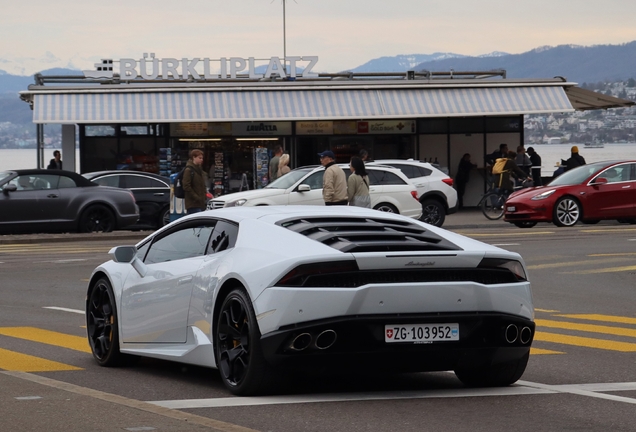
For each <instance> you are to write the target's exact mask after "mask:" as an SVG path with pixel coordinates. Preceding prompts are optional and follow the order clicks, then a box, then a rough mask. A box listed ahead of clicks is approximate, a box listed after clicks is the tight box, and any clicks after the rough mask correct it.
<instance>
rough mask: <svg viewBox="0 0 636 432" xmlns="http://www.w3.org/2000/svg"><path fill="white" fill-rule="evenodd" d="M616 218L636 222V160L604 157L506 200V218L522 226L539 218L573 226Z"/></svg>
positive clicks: (531, 224)
mask: <svg viewBox="0 0 636 432" xmlns="http://www.w3.org/2000/svg"><path fill="white" fill-rule="evenodd" d="M606 219H616V220H619V221H621V222H629V223H632V224H634V223H636V161H605V162H596V163H591V164H588V165H583V166H580V167H577V168H574V169H571V170H569V171H566V172H565V173H563V174H561V175H560V176H558V177H557V178H555V179H554V180H552V181H551V182H550V183H549V184H548V185H546V186H539V187H534V188H529V189H521V190H519V191H517V192H514V193H512V194H511V195H510V197H509V198H508V200H507V201H506V208H505V213H504V220H505V221H506V222H510V223H512V224H515V225H516V226H518V227H520V228H531V227H533V226H535V225H536V224H537V222H552V223H554V224H555V225H556V226H573V225H574V224H576V223H577V222H582V223H587V224H594V223H597V222H599V221H601V220H606Z"/></svg>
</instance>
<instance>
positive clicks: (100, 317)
mask: <svg viewBox="0 0 636 432" xmlns="http://www.w3.org/2000/svg"><path fill="white" fill-rule="evenodd" d="M86 329H87V333H88V342H89V345H90V347H91V351H92V352H93V357H94V358H95V360H97V363H99V365H100V366H119V365H122V364H124V363H128V362H130V361H132V360H135V359H137V357H136V356H128V355H125V354H122V353H121V352H120V351H119V332H118V330H117V311H116V307H115V296H114V294H113V289H112V288H111V285H110V282H109V281H108V279H106V278H101V279H99V280H98V281H97V282H95V284H94V285H93V287H92V288H91V290H90V293H89V295H88V299H87V301H86Z"/></svg>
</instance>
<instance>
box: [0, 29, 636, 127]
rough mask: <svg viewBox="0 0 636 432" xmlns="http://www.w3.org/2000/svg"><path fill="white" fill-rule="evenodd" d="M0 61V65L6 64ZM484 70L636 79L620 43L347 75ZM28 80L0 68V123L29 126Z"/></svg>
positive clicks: (443, 59) (375, 66) (398, 62)
mask: <svg viewBox="0 0 636 432" xmlns="http://www.w3.org/2000/svg"><path fill="white" fill-rule="evenodd" d="M7 63H8V61H7V60H2V59H0V64H7ZM451 69H453V70H455V71H488V70H495V69H505V70H506V72H507V77H508V78H513V79H514V78H552V77H555V76H562V77H565V78H567V79H568V80H569V81H574V82H578V83H579V84H583V83H597V82H599V81H620V80H627V79H629V78H633V77H636V41H633V42H629V43H624V44H621V45H594V46H577V45H559V46H556V47H549V46H545V47H539V48H535V49H533V50H531V51H528V52H525V53H521V54H508V53H504V52H498V51H495V52H492V53H490V54H484V55H481V56H466V55H462V54H455V53H442V52H436V53H433V54H408V55H405V54H403V55H396V56H393V57H380V58H376V59H373V60H370V61H368V62H366V63H364V64H363V65H360V66H358V67H356V68H354V69H351V70H350V71H351V72H406V71H408V70H415V71H422V70H428V71H439V72H447V71H449V70H451ZM42 74H44V75H77V74H81V71H79V70H77V69H64V68H55V69H47V70H45V71H42ZM33 83H34V80H33V76H22V75H13V74H9V73H7V72H5V71H2V70H0V123H2V122H11V123H16V124H22V123H30V122H31V112H30V110H29V108H28V106H27V104H25V103H24V102H22V101H20V100H19V99H18V97H17V95H16V94H17V92H19V91H21V90H26V89H27V87H28V86H29V85H30V84H33Z"/></svg>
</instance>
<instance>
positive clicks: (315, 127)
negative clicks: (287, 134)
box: [296, 121, 333, 135]
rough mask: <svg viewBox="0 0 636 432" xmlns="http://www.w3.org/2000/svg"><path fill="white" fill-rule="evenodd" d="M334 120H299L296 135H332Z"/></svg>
mask: <svg viewBox="0 0 636 432" xmlns="http://www.w3.org/2000/svg"><path fill="white" fill-rule="evenodd" d="M332 134H333V122H332V121H299V122H296V135H332Z"/></svg>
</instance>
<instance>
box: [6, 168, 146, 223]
mask: <svg viewBox="0 0 636 432" xmlns="http://www.w3.org/2000/svg"><path fill="white" fill-rule="evenodd" d="M0 188H1V189H2V194H1V195H0V233H3V234H7V233H24V232H67V231H79V232H96V231H103V232H109V231H112V230H115V229H121V228H125V227H127V226H130V225H132V224H134V223H135V222H137V219H139V208H138V207H137V204H136V203H135V198H134V196H133V194H132V192H130V191H129V190H125V189H118V188H112V187H106V186H99V185H97V184H95V183H93V182H91V181H90V180H88V179H86V178H84V177H82V176H81V175H79V174H76V173H74V172H70V171H57V170H44V169H29V170H15V171H0Z"/></svg>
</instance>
